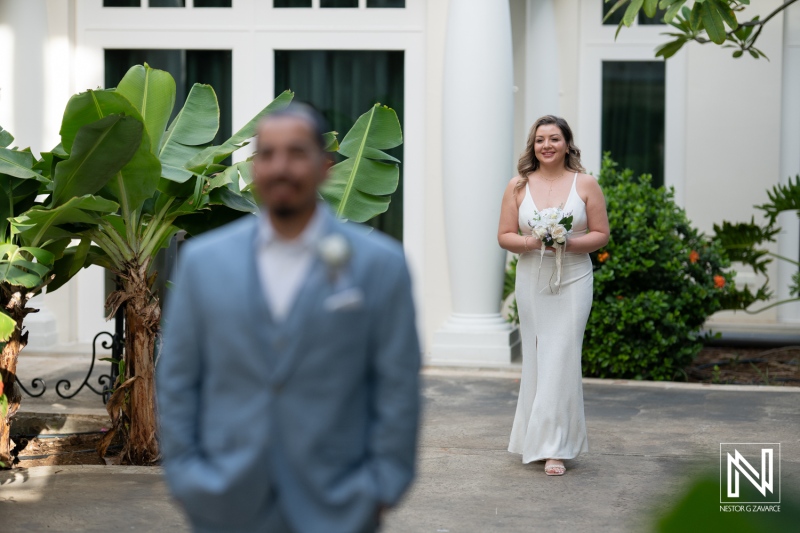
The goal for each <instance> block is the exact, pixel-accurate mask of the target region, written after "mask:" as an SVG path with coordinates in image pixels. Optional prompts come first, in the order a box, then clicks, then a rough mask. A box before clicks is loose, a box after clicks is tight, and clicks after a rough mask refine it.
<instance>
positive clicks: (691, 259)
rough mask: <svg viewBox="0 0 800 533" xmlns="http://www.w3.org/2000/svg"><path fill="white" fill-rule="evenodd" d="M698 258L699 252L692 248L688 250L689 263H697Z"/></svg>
mask: <svg viewBox="0 0 800 533" xmlns="http://www.w3.org/2000/svg"><path fill="white" fill-rule="evenodd" d="M698 259H700V254H698V253H697V250H692V251H691V252H689V262H690V263H691V264H695V263H697V260H698Z"/></svg>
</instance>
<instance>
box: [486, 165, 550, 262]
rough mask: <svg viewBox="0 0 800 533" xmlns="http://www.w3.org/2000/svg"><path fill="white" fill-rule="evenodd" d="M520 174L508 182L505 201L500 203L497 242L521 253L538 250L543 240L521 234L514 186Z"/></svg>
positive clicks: (509, 249)
mask: <svg viewBox="0 0 800 533" xmlns="http://www.w3.org/2000/svg"><path fill="white" fill-rule="evenodd" d="M517 180H519V176H517V177H514V178H512V179H511V181H510V182H509V183H508V186H507V187H506V192H505V193H504V194H503V203H502V204H501V205H500V227H499V228H498V230H497V242H498V243H500V248H503V249H504V250H508V251H509V252H512V253H515V254H519V253H523V252H530V251H533V250H538V249H539V248H540V247H541V246H542V242H541V241H540V240H539V239H538V238H536V236H531V235H520V234H519V207H517V198H516V191H515V189H514V187H515V186H516V184H517Z"/></svg>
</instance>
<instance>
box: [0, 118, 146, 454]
mask: <svg viewBox="0 0 800 533" xmlns="http://www.w3.org/2000/svg"><path fill="white" fill-rule="evenodd" d="M140 129H141V125H140V124H139V123H137V122H136V121H135V120H133V119H127V118H125V117H121V116H116V117H110V118H109V119H108V120H106V121H105V122H101V123H97V124H94V125H92V127H88V128H81V129H79V130H76V131H75V132H73V137H72V142H73V147H72V148H73V153H74V157H72V158H70V157H69V154H68V153H67V152H65V151H64V150H63V148H62V147H61V146H60V145H59V146H57V147H56V148H54V149H53V150H52V151H51V152H46V153H43V154H41V157H40V158H39V159H36V158H35V157H34V156H33V154H32V153H31V151H30V150H28V149H18V148H9V146H10V145H11V143H13V141H14V138H13V136H12V135H11V134H10V133H9V132H8V131H6V130H4V129H2V128H0V188H2V192H3V194H4V201H2V202H0V236H2V240H0V344H1V345H2V352H0V375H2V389H3V390H4V391H5V396H4V398H5V399H4V400H2V406H3V414H2V416H0V461H2V462H3V463H5V464H6V465H8V464H10V463H11V455H10V452H11V450H10V425H11V419H12V418H13V416H14V415H15V414H16V412H17V410H18V409H19V405H20V401H21V397H20V391H19V388H18V387H17V385H16V373H17V370H16V368H17V358H18V355H19V352H20V350H22V348H24V347H25V345H26V344H27V340H28V334H27V332H25V331H24V329H23V321H24V319H25V317H26V316H27V315H28V314H29V313H32V312H35V311H36V310H35V309H33V308H30V307H28V306H27V304H28V301H29V300H30V299H31V298H32V297H33V296H35V295H36V294H38V293H39V292H41V291H42V289H43V288H44V287H45V286H46V285H48V284H49V288H48V290H54V288H55V287H57V286H58V285H61V284H63V283H64V282H66V280H67V279H69V277H70V276H71V275H74V273H75V271H70V270H64V271H59V272H56V271H55V270H54V266H55V262H56V261H57V260H58V259H60V258H61V257H62V256H63V252H64V249H65V248H66V247H67V246H68V245H69V243H70V241H71V240H72V238H74V237H75V236H76V234H75V233H74V229H75V228H76V227H77V226H80V225H82V224H87V223H92V222H94V221H97V220H99V219H100V217H101V216H102V215H104V214H107V213H111V212H113V211H114V210H115V209H116V208H117V205H116V204H115V203H114V202H107V201H105V200H103V199H101V198H97V197H94V196H92V195H91V193H92V192H94V191H93V190H91V188H89V189H86V188H83V189H81V188H77V189H74V188H73V187H74V185H73V184H74V183H75V182H76V181H81V180H92V179H97V178H102V177H103V176H110V175H112V174H114V173H115V172H117V171H119V169H120V168H122V167H123V166H124V165H125V163H126V162H127V160H128V159H130V154H129V153H128V152H126V151H124V150H118V151H116V152H113V153H112V152H109V151H108V150H109V149H110V148H114V147H116V146H119V145H120V144H123V145H124V143H125V139H127V138H131V137H132V136H135V135H136V134H137V131H139V130H140ZM56 178H57V181H58V183H59V186H58V187H56ZM65 187H66V188H65ZM67 195H72V196H71V197H70V198H69V199H67ZM44 213H47V215H46V216H43V214H44ZM16 219H19V220H31V221H32V220H38V221H39V224H38V225H36V226H35V227H34V226H32V225H27V226H26V225H20V226H13V225H12V223H11V221H12V220H16ZM56 224H57V225H58V226H60V227H56Z"/></svg>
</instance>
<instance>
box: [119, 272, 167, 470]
mask: <svg viewBox="0 0 800 533" xmlns="http://www.w3.org/2000/svg"><path fill="white" fill-rule="evenodd" d="M125 278H126V279H124V291H125V293H126V294H127V299H126V302H125V377H126V378H127V379H130V378H133V377H136V381H134V382H133V383H132V386H131V391H130V405H129V406H128V415H129V417H130V428H129V429H128V435H127V443H126V447H125V452H124V455H125V456H126V459H127V460H128V461H129V462H130V463H132V464H139V465H143V464H149V463H153V462H155V461H157V460H158V458H159V455H160V454H159V449H158V440H157V438H156V433H157V429H158V419H157V412H156V395H155V393H156V389H155V369H156V367H155V360H154V358H153V357H154V347H155V342H156V336H157V335H158V328H159V320H160V318H161V310H160V308H159V305H158V300H157V299H156V298H155V297H154V296H153V294H152V293H151V292H150V287H149V281H148V279H147V266H146V265H143V266H138V267H136V268H131V270H129V271H128V273H127V276H125Z"/></svg>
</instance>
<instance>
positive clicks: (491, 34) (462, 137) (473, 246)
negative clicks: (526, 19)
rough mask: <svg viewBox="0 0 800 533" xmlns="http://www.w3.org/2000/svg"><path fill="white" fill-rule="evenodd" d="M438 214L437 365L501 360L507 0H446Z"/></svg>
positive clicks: (510, 348) (509, 343)
mask: <svg viewBox="0 0 800 533" xmlns="http://www.w3.org/2000/svg"><path fill="white" fill-rule="evenodd" d="M443 83H444V102H443V130H444V139H443V154H442V157H443V167H444V215H445V231H446V235H447V253H448V262H449V265H448V266H449V273H450V287H451V293H452V309H453V312H452V315H451V316H450V318H449V319H448V320H447V322H446V323H445V324H444V326H443V327H442V328H441V329H440V330H439V331H438V332H436V334H435V335H434V341H433V347H432V351H431V358H432V362H434V363H448V362H451V363H472V364H508V363H510V362H511V361H512V359H514V358H515V357H516V356H518V355H519V352H520V346H519V333H518V331H517V329H516V328H512V327H511V325H510V324H508V323H507V322H506V321H505V319H504V318H503V317H502V316H501V315H500V303H501V302H500V299H501V296H502V284H503V275H504V267H505V256H506V253H505V251H503V250H502V249H501V248H500V247H499V246H498V244H497V225H498V220H499V216H500V202H501V199H502V195H503V190H504V188H505V186H506V184H507V183H508V180H509V179H511V177H512V176H513V124H514V116H513V57H512V47H511V19H510V13H509V6H508V1H507V0H499V1H498V0H451V2H450V12H449V16H448V21H447V37H446V44H445V63H444V82H443Z"/></svg>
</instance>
